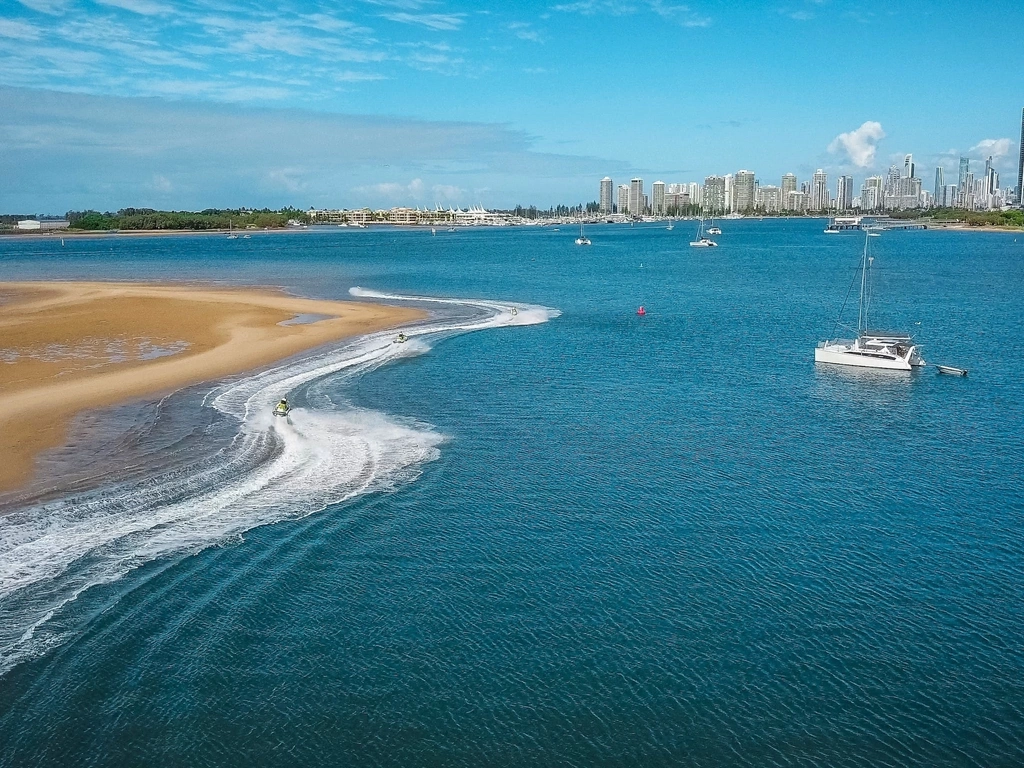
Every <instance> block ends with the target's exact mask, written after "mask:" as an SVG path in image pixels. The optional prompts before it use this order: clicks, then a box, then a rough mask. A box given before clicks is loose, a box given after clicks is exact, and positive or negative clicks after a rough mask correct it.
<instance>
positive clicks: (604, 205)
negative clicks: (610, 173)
mask: <svg viewBox="0 0 1024 768" xmlns="http://www.w3.org/2000/svg"><path fill="white" fill-rule="evenodd" d="M598 210H599V211H600V212H601V213H602V214H605V215H607V214H609V213H611V212H612V180H611V179H610V178H608V177H607V176H605V177H604V178H603V179H601V197H600V198H599V202H598Z"/></svg>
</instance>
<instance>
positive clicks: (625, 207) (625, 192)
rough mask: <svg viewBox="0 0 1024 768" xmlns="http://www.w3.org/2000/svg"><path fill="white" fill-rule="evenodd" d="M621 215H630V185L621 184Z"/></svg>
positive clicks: (619, 210) (619, 209)
mask: <svg viewBox="0 0 1024 768" xmlns="http://www.w3.org/2000/svg"><path fill="white" fill-rule="evenodd" d="M618 212H619V213H629V184H619V208H618Z"/></svg>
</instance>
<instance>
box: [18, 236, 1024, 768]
mask: <svg viewBox="0 0 1024 768" xmlns="http://www.w3.org/2000/svg"><path fill="white" fill-rule="evenodd" d="M721 226H722V229H723V230H724V233H723V234H722V235H721V236H720V237H719V238H717V239H718V240H719V242H720V244H721V245H720V247H719V248H717V249H704V250H698V249H690V248H689V247H688V246H687V242H688V241H689V240H690V239H691V237H692V235H693V231H692V230H693V227H692V226H691V224H690V223H689V222H681V223H680V224H679V225H678V226H676V228H675V229H674V230H672V231H668V230H667V229H665V228H664V226H655V225H644V226H636V227H629V226H621V225H614V226H613V225H602V226H594V227H591V228H590V229H589V230H588V235H589V236H590V237H591V238H592V240H593V243H594V244H593V246H592V247H591V248H579V247H576V246H574V245H573V239H574V238H575V237H576V234H577V233H576V231H575V230H573V228H572V227H562V228H561V229H560V231H553V229H552V228H533V229H509V230H491V229H481V230H460V231H458V232H454V233H448V232H438V233H437V235H436V236H431V234H430V232H429V231H424V230H416V231H412V230H406V231H401V230H392V229H381V230H366V231H346V230H341V229H337V228H333V229H325V230H322V231H316V230H310V231H306V232H298V233H291V234H263V233H258V234H255V235H254V236H253V237H252V238H251V239H248V240H246V239H238V240H227V239H226V238H224V237H211V236H195V237H191V236H182V237H167V238H125V237H116V236H111V237H109V238H106V237H103V238H98V239H91V240H87V241H83V240H75V239H69V240H67V241H66V245H65V246H63V247H62V246H61V245H60V242H59V240H56V239H46V240H42V239H38V240H37V239H31V240H6V239H5V240H0V267H2V269H3V275H4V278H5V279H9V280H17V279H47V278H61V279H69V278H76V279H77V278H82V279H85V278H89V279H101V278H102V279H132V280H161V281H166V280H200V281H222V282H227V283H232V284H244V285H254V284H255V285H279V286H282V287H285V288H287V289H288V290H290V291H293V292H295V293H298V294H302V295H308V296H316V297H325V298H345V297H349V296H351V295H353V294H355V295H358V296H363V297H366V298H368V299H369V300H377V299H379V298H381V297H393V298H392V299H391V300H392V301H401V302H404V303H411V304H413V305H415V306H423V307H425V308H427V309H430V310H431V313H432V315H431V318H430V319H429V320H428V321H424V322H422V323H420V324H418V325H416V326H413V327H412V328H410V329H407V331H406V332H407V333H408V334H409V335H410V337H411V339H410V341H409V342H408V343H407V344H404V345H396V344H392V343H391V339H392V336H393V334H378V335H375V336H371V337H366V338H361V339H354V340H351V341H349V342H346V343H343V344H340V345H338V346H337V347H335V348H331V349H322V350H318V351H317V352H316V353H315V354H313V355H308V356H305V357H302V358H298V359H295V360H290V361H287V362H285V363H282V364H279V365H277V366H274V367H273V368H271V369H268V370H266V371H261V372H258V373H257V374H254V375H247V376H241V377H236V378H233V379H230V380H227V381H223V382H216V383H213V384H210V385H206V386H202V387H195V388H190V389H186V390H183V391H180V392H177V393H175V394H174V395H171V396H169V397H167V398H165V399H163V400H161V401H160V402H157V403H134V404H127V405H124V406H120V407H118V408H113V409H110V410H108V411H104V412H100V413H95V414H88V415H86V416H83V417H82V418H80V419H79V421H78V422H77V423H76V425H75V427H74V429H73V430H72V437H71V441H70V445H69V446H68V447H66V448H63V449H60V450H57V451H54V452H53V453H51V454H50V455H48V456H47V457H46V458H45V459H44V461H43V462H42V465H41V467H42V470H41V471H42V481H41V484H40V485H39V486H37V489H36V491H33V493H31V494H28V495H23V496H22V497H20V499H19V500H10V499H9V500H8V501H7V502H6V505H5V506H4V507H3V508H2V510H0V512H2V514H0V766H4V767H5V768H6V767H7V766H11V767H12V768H13V767H15V766H17V767H20V766H68V765H75V766H126V767H127V766H140V765H160V766H177V765H181V766H239V767H240V766H321V765H345V766H467V767H468V766H524V765H538V766H675V765H694V766H867V765H871V766H1019V765H1022V764H1024V482H1022V481H1024V334H1022V332H1021V331H1022V321H1024V235H1014V234H1003V233H993V232H980V233H971V232H952V231H947V232H940V231H928V232H889V233H885V234H884V235H883V236H882V237H880V238H877V239H873V240H872V247H873V254H874V256H875V262H874V299H873V305H872V309H871V311H872V318H871V320H872V325H880V326H888V327H889V328H890V329H895V330H908V331H912V332H913V333H914V334H915V337H916V339H917V340H918V342H919V343H920V344H922V349H923V355H924V357H925V359H926V360H928V361H929V362H930V363H943V364H949V365H955V366H960V367H965V368H968V369H970V376H969V377H968V378H966V379H961V378H953V377H947V376H938V375H936V373H935V370H934V368H928V369H926V370H922V371H917V372H915V373H913V374H903V373H892V372H872V371H857V370H844V369H840V368H829V367H823V366H818V367H816V366H815V365H814V363H813V348H814V346H815V344H816V342H817V341H819V340H821V339H823V338H825V337H826V336H828V335H832V334H833V332H834V331H833V329H834V327H835V320H836V315H837V313H838V312H839V308H840V306H841V305H842V304H843V300H844V298H846V296H847V292H848V289H849V287H850V284H851V280H853V279H854V277H855V272H856V268H857V265H858V262H859V257H860V252H861V248H862V243H863V240H862V237H861V236H860V235H858V234H855V233H853V234H843V235H834V236H825V235H823V234H822V232H821V229H822V222H821V221H794V220H783V221H756V220H749V221H748V220H744V221H725V222H722V224H721ZM353 289H356V290H355V291H353ZM428 299H429V300H428ZM851 301H852V302H853V305H854V306H853V309H854V310H855V309H856V306H855V304H856V292H854V294H853V297H852V299H851ZM641 304H642V305H644V306H645V308H646V310H647V316H646V317H638V316H637V315H636V314H635V312H636V308H637V307H638V306H639V305H641ZM512 306H515V307H517V309H518V310H519V312H518V314H517V315H515V316H513V315H512V314H511V313H509V312H508V309H509V308H510V307H512ZM851 318H852V320H853V322H854V323H855V322H856V316H855V312H854V313H852V314H851V312H850V307H849V306H848V307H847V319H848V320H849V319H851ZM840 335H843V334H841V333H840ZM0 346H2V344H0ZM282 396H287V397H289V399H291V400H293V401H294V402H295V404H296V405H297V406H298V407H297V409H296V411H295V412H294V414H293V418H292V423H291V424H283V423H276V424H275V423H272V419H271V417H270V416H269V415H268V413H269V409H270V408H271V407H272V405H273V403H274V402H276V400H277V399H278V398H279V397H282ZM98 478H99V479H98Z"/></svg>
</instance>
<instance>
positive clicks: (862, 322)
mask: <svg viewBox="0 0 1024 768" xmlns="http://www.w3.org/2000/svg"><path fill="white" fill-rule="evenodd" d="M871 234H872V233H870V232H865V233H864V252H863V255H862V256H861V264H860V307H859V309H858V311H857V338H856V339H854V340H852V341H843V340H839V339H836V340H828V341H822V342H820V343H819V344H818V346H817V347H816V348H815V350H814V362H816V363H829V364H832V365H851V366H856V367H858V368H881V369H885V370H890V371H912V370H913V369H914V368H919V367H921V366H923V365H925V362H924V360H922V359H921V357H920V355H918V353H917V346H916V345H915V344H914V343H913V342H912V339H911V337H910V335H909V334H905V333H890V332H886V331H870V330H868V329H867V324H868V309H869V307H870V303H869V297H870V290H871V286H870V278H869V271H870V269H871V264H872V262H874V257H869V256H868V238H869V237H870V236H871ZM840 319H842V318H840ZM836 325H837V326H838V325H839V320H836Z"/></svg>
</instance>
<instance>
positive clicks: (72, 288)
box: [0, 281, 426, 493]
mask: <svg viewBox="0 0 1024 768" xmlns="http://www.w3.org/2000/svg"><path fill="white" fill-rule="evenodd" d="M425 316H426V313H425V312H423V311H422V310H417V309H410V308H407V307H392V306H386V305H383V304H371V303H365V302H355V301H334V300H323V299H308V298H300V297H295V296H291V295H288V294H286V293H284V292H283V291H281V290H280V289H275V288H265V287H260V288H226V287H221V286H210V285H204V284H184V285H159V284H151V283H113V282H109V283H108V282H71V281H59V282H17V283H15V282H11V283H0V394H2V395H4V396H5V398H6V406H7V407H6V408H5V409H3V410H2V411H0V454H2V455H3V456H4V461H3V462H0V493H5V492H9V491H14V490H17V489H19V488H22V487H24V486H25V485H27V484H28V483H29V482H30V481H31V479H32V478H33V476H34V473H35V463H36V462H35V460H36V457H37V456H39V455H40V454H41V453H42V452H44V451H46V450H48V449H50V448H55V447H57V446H59V445H63V444H64V443H65V441H66V438H67V434H68V428H69V425H70V423H71V421H72V419H73V418H74V417H75V416H77V415H78V414H79V413H81V412H83V411H87V410H92V409H95V408H103V407H107V406H111V405H116V404H119V403H126V402H131V401H133V400H137V399H141V398H146V397H153V396H157V395H162V394H166V393H168V392H173V391H175V390H178V389H181V388H182V387H186V386H191V385H195V384H200V383H203V382H208V381H215V380H217V379H221V378H224V377H227V376H232V375H237V374H241V373H245V372H247V371H253V370H256V369H259V368H261V367H264V366H266V365H269V364H271V363H274V362H277V361H279V360H283V359H286V358H288V357H291V356H293V355H296V354H299V353H302V352H306V351H309V350H311V349H315V348H316V347H319V346H322V345H324V344H327V343H330V342H334V341H340V340H342V339H346V338H350V337H353V336H358V335H362V334H366V333H373V332H375V331H382V330H387V329H389V328H396V327H398V326H401V325H404V324H406V323H409V322H413V321H415V320H418V319H421V318H423V317H425ZM298 317H305V318H312V319H313V321H312V322H301V321H300V322H295V319H296V318H298ZM289 321H290V322H289Z"/></svg>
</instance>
